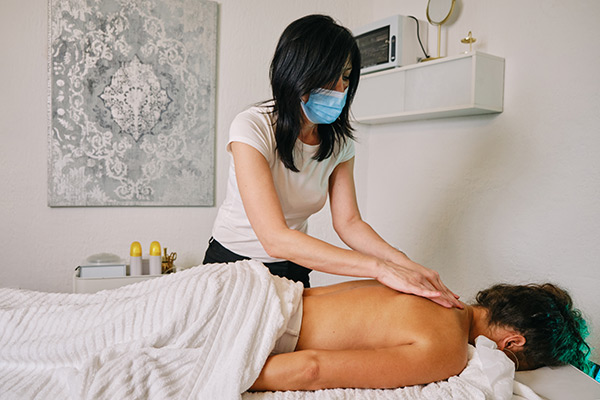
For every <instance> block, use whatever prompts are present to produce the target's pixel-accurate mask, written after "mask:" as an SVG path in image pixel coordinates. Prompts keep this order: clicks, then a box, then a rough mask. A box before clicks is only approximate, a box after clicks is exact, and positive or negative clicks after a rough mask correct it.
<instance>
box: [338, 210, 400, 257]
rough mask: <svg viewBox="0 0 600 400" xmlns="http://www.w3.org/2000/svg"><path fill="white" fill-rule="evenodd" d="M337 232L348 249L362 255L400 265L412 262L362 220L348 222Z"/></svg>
mask: <svg viewBox="0 0 600 400" xmlns="http://www.w3.org/2000/svg"><path fill="white" fill-rule="evenodd" d="M336 232H337V234H338V235H339V237H340V238H341V239H342V241H343V242H344V243H345V244H346V245H347V246H348V247H350V248H351V249H354V250H356V251H359V252H361V253H364V254H368V255H370V256H373V257H378V258H381V259H383V260H386V261H390V262H393V263H395V264H398V265H406V264H407V263H411V262H412V260H410V258H408V256H407V255H406V254H405V253H404V252H402V251H400V250H398V249H396V248H394V247H392V246H391V245H390V244H389V243H387V242H386V241H385V240H384V239H383V238H382V237H381V236H379V234H378V233H377V232H375V230H374V229H373V228H372V227H371V225H369V224H368V223H366V222H364V221H363V220H362V219H356V220H355V221H352V222H348V223H346V224H344V225H343V226H342V227H338V228H337V229H336Z"/></svg>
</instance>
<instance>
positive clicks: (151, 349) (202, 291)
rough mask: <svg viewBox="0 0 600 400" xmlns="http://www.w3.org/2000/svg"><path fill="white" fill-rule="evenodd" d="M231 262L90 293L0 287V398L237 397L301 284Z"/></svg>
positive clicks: (262, 358)
mask: <svg viewBox="0 0 600 400" xmlns="http://www.w3.org/2000/svg"><path fill="white" fill-rule="evenodd" d="M237 264H238V265H236V266H234V267H223V266H222V265H210V266H199V267H196V268H193V269H190V270H186V271H183V272H179V273H177V274H173V275H168V276H165V277H162V278H158V279H153V280H148V281H144V282H140V283H137V284H134V285H130V286H126V287H123V288H119V289H115V290H110V291H102V292H98V293H95V294H52V293H39V292H30V291H23V290H15V289H0V327H1V329H0V398H2V399H20V400H21V399H33V398H40V399H64V398H72V399H94V400H96V399H111V400H112V399H161V400H163V399H172V398H178V399H181V398H191V399H239V398H240V397H241V396H240V393H242V392H244V391H245V390H246V389H247V388H249V387H250V386H251V384H252V383H253V382H254V381H255V380H256V378H257V377H258V374H259V372H260V370H261V368H262V365H263V364H264V362H265V360H266V358H267V357H268V355H269V353H270V352H271V348H272V346H273V344H274V342H275V340H276V338H277V337H279V335H280V331H281V330H282V327H284V326H285V324H286V323H287V319H288V318H289V313H290V310H291V309H292V305H293V302H294V301H299V300H300V299H301V293H302V285H300V284H293V283H291V282H290V281H288V280H285V279H281V278H278V277H273V276H271V275H270V274H269V273H268V270H267V269H266V268H265V267H264V266H263V265H262V264H260V263H258V262H254V261H244V262H239V263H237ZM224 319H226V320H227V323H226V324H221V321H222V320H224ZM258 333H260V334H258Z"/></svg>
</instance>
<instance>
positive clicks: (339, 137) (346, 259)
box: [204, 15, 460, 307]
mask: <svg viewBox="0 0 600 400" xmlns="http://www.w3.org/2000/svg"><path fill="white" fill-rule="evenodd" d="M359 75H360V53H359V50H358V47H357V44H356V41H355V40H354V37H353V36H352V34H351V33H350V31H349V30H348V29H346V28H344V27H342V26H340V25H338V24H336V23H335V22H334V21H333V20H332V19H331V18H330V17H328V16H324V15H309V16H306V17H303V18H300V19H298V20H296V21H294V22H292V23H291V24H290V25H289V26H288V27H287V28H286V29H285V31H284V32H283V34H282V35H281V38H280V39H279V43H278V44H277V48H276V50H275V55H274V57H273V61H272V62H271V69H270V79H271V87H272V91H273V99H272V100H271V101H269V102H265V103H263V104H261V105H259V106H255V107H252V108H250V109H248V110H246V111H244V112H242V113H241V114H239V115H237V117H236V118H235V119H234V121H233V122H232V124H231V128H230V131H229V142H228V144H227V151H228V152H230V153H231V155H232V159H231V164H230V169H229V178H228V182H227V195H226V198H225V201H224V202H223V204H222V205H221V207H220V209H219V212H218V215H217V218H216V221H215V224H214V227H213V232H212V236H213V237H212V238H211V239H210V241H209V247H208V249H207V251H206V255H205V258H204V263H205V264H206V263H224V262H233V261H238V260H242V259H249V258H252V259H256V260H259V261H261V262H263V263H264V264H265V265H266V266H267V267H268V268H269V269H270V271H271V272H272V273H273V274H275V275H279V276H284V277H287V278H289V279H292V280H295V281H299V282H302V283H303V284H304V286H305V287H309V286H310V283H309V273H310V271H311V270H317V271H322V272H327V273H330V274H338V275H347V276H356V277H368V278H373V279H377V280H378V281H379V282H381V283H383V284H384V285H387V286H389V287H391V288H393V289H396V290H398V291H401V292H405V293H413V294H416V295H419V296H423V297H427V298H430V299H431V300H433V301H435V302H436V303H438V304H441V305H443V306H446V307H452V306H456V307H460V303H459V302H458V301H457V300H456V296H455V295H454V294H453V293H452V292H451V291H450V290H449V289H448V288H446V286H445V285H444V284H443V283H442V281H441V280H440V277H439V275H438V273H437V272H435V271H433V270H430V269H428V268H425V267H424V266H422V265H420V264H417V263H415V262H414V261H412V260H410V259H409V258H408V257H407V256H406V255H405V254H404V253H402V252H401V251H399V250H397V249H395V248H394V247H392V246H390V245H389V244H388V243H387V242H385V241H384V240H383V239H382V238H381V237H380V236H379V235H378V234H377V233H376V232H375V231H374V230H373V228H371V226H369V225H368V224H367V223H366V222H365V221H363V220H362V218H361V216H360V212H359V210H358V205H357V201H356V193H355V188H354V176H353V175H354V171H353V169H354V142H353V139H354V137H353V135H352V127H351V126H350V122H349V114H350V105H351V104H352V100H353V98H354V94H355V93H356V89H357V85H358V80H359ZM328 194H329V203H330V205H331V215H332V220H333V227H334V229H335V231H336V232H337V234H338V235H339V237H340V238H341V239H342V240H343V241H344V243H345V244H346V245H347V246H348V247H350V248H351V249H352V250H347V249H342V248H340V247H337V246H334V245H331V244H328V243H326V242H324V241H322V240H319V239H316V238H314V237H311V236H309V235H308V234H307V233H306V232H307V227H308V224H307V222H308V218H309V217H310V216H311V215H312V214H314V213H316V212H318V211H319V210H320V209H321V208H322V207H323V205H324V204H325V201H326V199H327V195H328Z"/></svg>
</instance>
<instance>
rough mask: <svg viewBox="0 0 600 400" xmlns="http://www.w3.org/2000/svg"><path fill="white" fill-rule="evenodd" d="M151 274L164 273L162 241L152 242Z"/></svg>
mask: <svg viewBox="0 0 600 400" xmlns="http://www.w3.org/2000/svg"><path fill="white" fill-rule="evenodd" d="M149 264H150V275H160V274H162V257H161V255H160V243H158V242H156V241H154V242H152V243H151V244H150V259H149Z"/></svg>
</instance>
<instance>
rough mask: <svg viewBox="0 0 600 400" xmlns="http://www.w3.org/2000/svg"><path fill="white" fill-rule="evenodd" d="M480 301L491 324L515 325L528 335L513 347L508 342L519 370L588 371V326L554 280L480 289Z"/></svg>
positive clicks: (520, 331) (519, 330) (478, 301)
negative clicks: (562, 368)
mask: <svg viewBox="0 0 600 400" xmlns="http://www.w3.org/2000/svg"><path fill="white" fill-rule="evenodd" d="M476 300H477V304H476V306H481V307H483V308H485V309H486V310H487V316H488V323H489V325H490V326H491V327H498V328H512V329H513V330H515V331H516V332H517V333H518V334H520V335H522V337H523V338H524V340H523V341H521V343H516V344H517V345H516V346H512V348H511V344H510V343H506V346H507V348H508V349H509V350H511V351H512V352H513V354H515V357H517V359H518V364H519V366H520V368H519V369H521V370H523V369H534V368H538V367H542V366H557V365H566V364H571V365H574V366H575V367H577V368H579V369H581V370H584V371H585V370H586V368H587V361H586V360H587V357H588V356H589V353H590V347H589V346H588V345H587V344H586V343H585V340H584V339H585V337H586V336H587V335H588V331H587V325H586V322H585V320H584V319H583V317H582V315H581V312H580V311H579V310H578V309H576V308H573V301H572V300H571V296H570V295H569V294H568V293H567V292H566V291H565V290H563V289H561V288H559V287H557V286H556V285H553V284H551V283H545V284H540V285H535V284H531V285H507V284H499V285H495V286H492V287H491V288H489V289H486V290H483V291H481V292H479V293H478V294H477V297H476ZM516 342H518V341H516ZM500 348H501V349H502V346H500Z"/></svg>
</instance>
